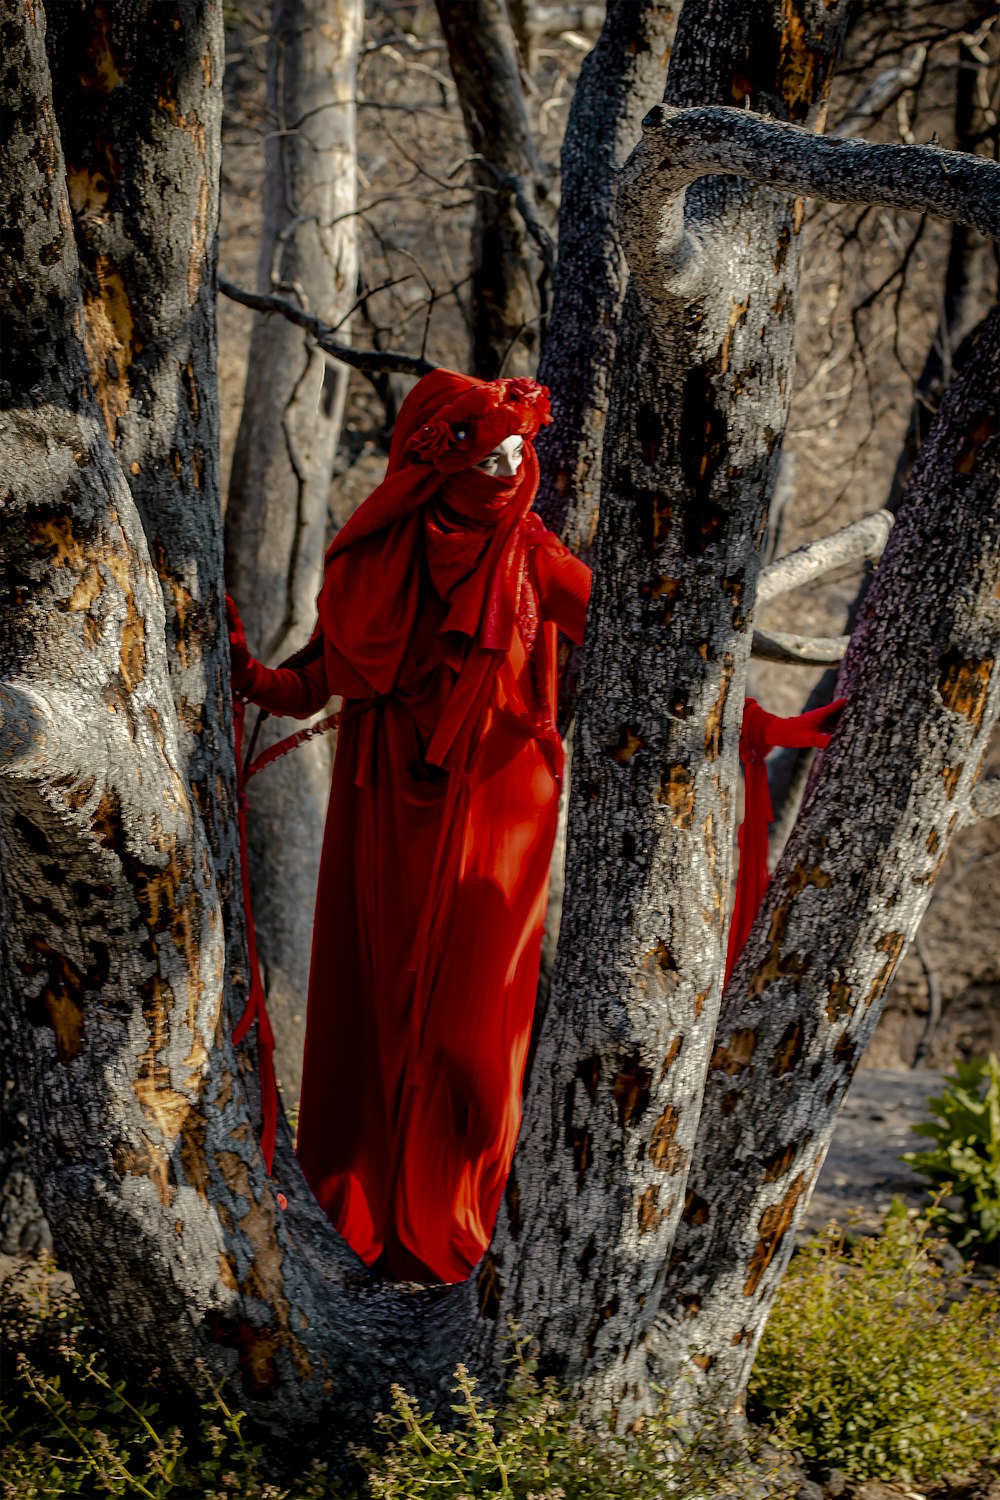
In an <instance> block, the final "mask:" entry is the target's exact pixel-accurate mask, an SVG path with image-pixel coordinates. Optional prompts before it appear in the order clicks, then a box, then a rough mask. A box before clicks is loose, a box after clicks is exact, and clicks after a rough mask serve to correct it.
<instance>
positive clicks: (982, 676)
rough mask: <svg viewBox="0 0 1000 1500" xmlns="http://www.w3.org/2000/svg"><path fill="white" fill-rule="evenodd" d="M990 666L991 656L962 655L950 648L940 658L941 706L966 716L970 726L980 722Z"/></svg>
mask: <svg viewBox="0 0 1000 1500" xmlns="http://www.w3.org/2000/svg"><path fill="white" fill-rule="evenodd" d="M994 665H995V659H994V657H992V656H981V657H963V656H962V655H961V654H960V653H959V652H958V651H954V650H952V651H949V652H947V653H946V655H944V656H943V657H942V658H941V662H940V666H941V675H940V677H939V678H938V692H939V693H940V694H941V698H942V701H943V702H944V706H945V708H950V709H951V710H952V711H953V712H954V713H957V714H961V715H962V717H963V718H965V719H968V721H969V723H970V724H971V725H972V727H973V728H974V729H978V728H979V726H980V724H981V723H982V718H983V714H984V712H985V710H986V698H987V694H988V692H989V686H990V678H991V677H992V676H993V667H994Z"/></svg>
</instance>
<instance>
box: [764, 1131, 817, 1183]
mask: <svg viewBox="0 0 1000 1500" xmlns="http://www.w3.org/2000/svg"><path fill="white" fill-rule="evenodd" d="M811 1140H812V1134H811V1133H810V1132H807V1133H806V1134H805V1135H804V1136H803V1137H802V1139H801V1140H800V1141H789V1143H788V1145H787V1146H781V1147H779V1149H778V1150H777V1151H773V1152H772V1153H771V1155H770V1156H766V1157H765V1158H764V1160H763V1161H762V1162H761V1166H762V1167H763V1168H764V1181H765V1182H777V1180H778V1178H779V1177H787V1176H788V1173H789V1172H790V1171H791V1169H792V1167H793V1166H794V1164H795V1160H796V1158H797V1157H798V1154H799V1152H800V1151H801V1150H802V1149H803V1147H804V1146H806V1145H807V1144H808V1143H809V1141H811Z"/></svg>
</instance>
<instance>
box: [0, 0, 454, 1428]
mask: <svg viewBox="0 0 1000 1500" xmlns="http://www.w3.org/2000/svg"><path fill="white" fill-rule="evenodd" d="M218 19H219V16H218V12H217V11H216V10H215V8H214V7H210V8H208V9H207V10H206V11H205V13H204V16H203V20H204V23H205V25H206V27H207V28H208V29H209V30H210V32H211V34H215V27H216V23H217V22H218ZM4 43H5V47H6V57H7V61H8V67H9V74H8V80H7V86H8V90H9V94H8V99H7V104H8V111H9V112H8V114H7V118H8V122H9V128H8V133H7V137H6V140H5V142H4V161H3V175H2V185H0V213H2V216H3V219H4V223H5V225H6V226H7V232H8V236H9V247H10V254H9V256H8V258H7V259H6V261H5V263H4V269H3V276H2V279H0V297H2V302H3V314H4V329H5V342H6V347H7V350H8V352H9V355H10V359H9V365H8V367H7V369H6V370H5V378H4V383H3V388H2V391H0V395H2V398H3V407H4V415H3V419H2V423H3V444H2V452H3V455H4V459H3V465H4V466H3V471H2V475H0V497H2V508H0V518H2V528H0V557H2V563H3V570H2V576H3V590H4V598H3V609H2V611H0V839H2V854H3V859H2V880H3V903H4V917H5V921H4V928H3V943H4V951H3V963H2V966H0V973H2V977H3V982H4V995H3V1000H4V1007H5V1010H6V1011H7V1014H8V1016H9V1017H10V1018H11V1027H10V1030H11V1033H12V1036H13V1038H14V1041H15V1047H16V1063H17V1074H18V1079H19V1082H20V1084H21V1086H22V1089H23V1093H24V1098H25V1102H26V1107H27V1110H28V1116H29V1132H28V1133H29V1139H30V1149H31V1168H32V1175H33V1176H34V1178H35V1181H36V1182H37V1184H38V1187H39V1192H40V1196H41V1200H42V1206H43V1208H44V1211H45V1213H46V1216H47V1218H48V1221H49V1223H50V1225H51V1228H52V1233H53V1237H54V1240H55V1245H56V1250H57V1253H58V1255H59V1258H60V1261H61V1262H62V1263H63V1264H64V1265H65V1266H67V1267H68V1269H69V1270H70V1271H71V1272H72V1274H73V1277H74V1280H75V1282H76V1284H77V1287H78V1289H79V1291H80V1294H81V1296H82V1298H83V1300H84V1303H85V1305H86V1306H87V1308H88V1311H89V1313H90V1315H91V1317H92V1318H93V1319H94V1321H95V1323H96V1324H97V1326H99V1327H100V1328H101V1330H102V1334H103V1336H104V1337H105V1338H106V1340H107V1342H108V1344H109V1345H110V1346H111V1347H113V1348H114V1349H115V1350H116V1351H117V1353H118V1354H119V1355H120V1356H121V1357H122V1358H123V1359H125V1360H126V1361H128V1362H129V1363H131V1364H132V1365H134V1366H140V1367H143V1368H145V1369H147V1370H148V1369H149V1368H151V1367H154V1366H155V1367H157V1368H158V1369H159V1370H160V1372H161V1377H162V1379H163V1380H164V1381H166V1382H168V1383H171V1384H173V1385H175V1386H179V1387H181V1388H184V1389H188V1390H190V1389H191V1386H192V1383H193V1382H194V1381H195V1380H196V1378H197V1377H196V1369H197V1365H198V1362H199V1361H202V1362H204V1363H206V1364H207V1365H208V1366H209V1368H210V1369H212V1370H214V1372H215V1373H216V1375H217V1376H219V1377H221V1378H223V1379H224V1380H225V1381H226V1382H227V1383H228V1384H230V1386H231V1387H232V1388H233V1389H234V1390H235V1392H236V1394H237V1396H238V1399H240V1400H241V1401H242V1402H243V1403H244V1404H245V1405H247V1406H248V1408H249V1409H250V1410H251V1411H252V1412H253V1413H254V1414H255V1415H256V1416H257V1417H258V1418H259V1419H260V1420H261V1422H263V1423H264V1424H265V1425H271V1426H272V1427H273V1428H274V1429H275V1430H276V1436H277V1437H279V1438H282V1437H284V1438H293V1437H294V1436H295V1434H296V1433H300V1432H301V1431H302V1429H303V1426H306V1427H308V1425H309V1424H311V1423H312V1424H314V1423H315V1418H316V1414H317V1413H318V1412H319V1411H321V1410H325V1411H326V1412H327V1417H328V1421H329V1422H330V1424H331V1426H330V1433H331V1437H336V1435H337V1433H338V1432H339V1433H341V1434H342V1433H343V1432H344V1431H345V1430H351V1428H352V1427H353V1428H355V1429H356V1427H357V1424H358V1423H359V1422H361V1421H363V1420H364V1419H365V1418H366V1416H367V1415H368V1414H369V1413H370V1412H371V1411H372V1410H373V1408H374V1407H375V1405H376V1404H377V1403H378V1402H380V1401H382V1400H384V1396H385V1391H386V1388H387V1384H388V1381H389V1380H390V1379H391V1378H394V1377H400V1378H409V1379H410V1381H411V1383H413V1382H414V1376H413V1368H414V1365H415V1364H416V1363H417V1359H416V1351H417V1350H418V1349H419V1350H420V1351H421V1353H422V1355H423V1354H424V1352H425V1351H426V1350H427V1349H428V1348H430V1347H433V1337H434V1336H435V1335H433V1333H432V1332H429V1331H428V1329H427V1328H426V1327H424V1326H422V1324H421V1321H420V1317H421V1307H422V1305H423V1304H422V1303H421V1302H420V1299H410V1303H409V1304H407V1303H406V1299H405V1298H404V1297H403V1296H402V1294H400V1293H397V1292H394V1291H392V1290H388V1289H385V1288H378V1287H374V1288H372V1289H371V1292H370V1293H369V1294H368V1295H367V1296H366V1295H364V1294H362V1295H359V1296H357V1297H351V1296H349V1295H348V1291H347V1288H348V1287H349V1286H351V1285H357V1284H358V1283H361V1284H362V1286H364V1285H365V1280H366V1278H365V1277H364V1275H363V1273H362V1272H361V1271H360V1269H359V1267H358V1263H357V1262H356V1260H355V1259H354V1257H353V1256H352V1255H351V1254H350V1253H349V1252H348V1251H347V1250H346V1248H345V1247H344V1246H343V1244H342V1243H341V1242H340V1241H339V1240H338V1239H337V1237H336V1235H334V1233H333V1231H332V1229H331V1228H330V1226H329V1224H328V1223H327V1222H326V1220H325V1219H324V1217H323V1215H322V1214H321V1213H320V1211H319V1209H318V1208H317V1206H316V1205H315V1203H314V1202H313V1201H312V1199H311V1197H310V1195H309V1193H308V1190H307V1189H306V1188H305V1185H304V1183H303V1181H302V1178H301V1174H299V1172H298V1168H297V1165H296V1164H295V1162H294V1158H292V1157H291V1155H290V1150H289V1142H288V1137H287V1132H285V1133H284V1134H283V1135H282V1137H281V1138H280V1140H279V1157H278V1171H279V1172H280V1173H281V1175H282V1181H283V1185H284V1186H285V1189H286V1192H287V1194H288V1200H289V1205H288V1211H287V1212H286V1213H282V1212H281V1211H280V1210H279V1208H278V1205H277V1202H276V1198H275V1193H274V1184H273V1183H271V1182H269V1181H268V1180H267V1179H266V1177H265V1173H264V1167H263V1161H262V1158H261V1154H260V1150H259V1146H258V1141H257V1134H258V1127H257V1122H256V1120H255V1119H254V1117H253V1114H252V1112H251V1102H252V1094H253V1063H252V1057H250V1056H247V1055H245V1054H237V1053H236V1051H235V1050H234V1048H233V1046H232V1042H231V1039H230V1035H231V1027H230V1017H231V1015H232V1014H233V1013H238V1011H239V1010H240V1009H241V1008H242V1002H243V999H244V996H245V974H243V973H242V972H240V970H239V968H238V966H237V965H236V964H232V963H227V951H226V936H227V931H228V932H229V934H230V940H231V942H232V943H233V946H235V947H236V948H237V950H238V951H241V950H242V932H241V928H240V913H239V901H238V894H234V893H233V892H232V890H231V889H229V890H227V888H226V885H225V883H224V878H223V877H224V876H225V874H226V871H227V869H228V865H227V863H226V861H225V860H222V861H220V859H219V851H218V850H217V849H216V848H213V842H212V839H213V827H214V826H215V825H214V824H213V821H212V820H211V819H209V818H208V817H206V816H203V815H202V813H201V811H200V808H199V806H198V802H197V800H196V797H195V796H194V795H193V791H192V784H191V782H190V780H189V779H188V777H187V776H186V775H185V770H186V769H187V768H188V767H187V766H186V763H185V757H184V753H183V734H184V729H185V725H184V720H183V717H182V713H181V711H179V710H178V708H177V706H176V704H175V701H174V694H175V692H176V690H177V678H176V676H174V675H171V673H170V666H171V663H172V659H173V657H175V656H183V653H184V651H185V650H186V649H187V645H188V644H189V638H188V637H187V636H186V635H184V634H182V635H181V637H180V639H179V640H178V638H177V636H176V634H175V633H174V632H173V631H172V629H171V616H170V614H169V613H168V610H169V608H170V605H169V604H167V603H165V599H164V590H163V588H162V585H161V578H160V576H159V575H158V573H157V571H156V569H155V567H154V562H153V552H152V548H151V546H150V542H149V534H148V533H147V532H146V531H145V530H144V523H145V524H146V525H149V527H150V530H151V532H152V535H153V537H154V538H156V537H157V536H159V535H161V534H162V533H161V532H159V531H158V530H157V529H156V528H157V525H158V524H159V523H158V520H157V518H156V516H155V514H153V507H152V506H151V507H150V515H149V518H148V519H147V518H144V517H143V516H141V515H140V512H139V510H138V508H137V506H136V505H135V503H134V501H133V498H132V495H131V493H130V490H129V486H128V484H127V483H126V481H125V476H124V474H123V471H122V466H121V463H120V462H119V459H118V457H117V455H116V453H115V451H114V449H113V448H112V445H111V439H110V436H109V432H108V427H107V423H106V417H105V413H104V412H103V411H102V410H101V407H100V405H99V404H98V398H97V394H96V393H95V390H94V385H93V383H92V370H91V365H90V363H89V360H88V354H87V351H86V347H85V340H86V338H87V328H88V325H87V322H86V314H85V298H86V291H85V288H86V285H87V282H86V270H85V268H81V265H80V261H79V258H78V255H77V251H76V246H75V242H74V233H73V221H72V217H71V213H70V203H69V198H68V194H67V190H66V177H65V171H64V166H63V159H62V152H61V145H60V139H59V134H58V131H57V128H56V120H55V115H54V110H53V107H52V96H51V79H50V76H49V72H48V67H47V63H46V57H45V51H44V19H43V13H42V10H41V7H40V6H39V5H35V6H34V7H30V8H25V10H23V11H21V12H19V13H18V15H17V16H16V17H15V18H14V19H12V20H8V21H7V22H5V25H4ZM213 86H215V87H217V84H215V85H213ZM188 231H190V225H188ZM209 264H210V262H208V260H207V258H206V261H205V262H203V265H202V270H201V274H202V275H207V274H208V266H209ZM185 299H186V294H185ZM185 305H190V304H189V303H187V301H186V300H185ZM209 352H211V351H209ZM206 399H209V400H211V399H212V398H211V397H210V396H208V397H206ZM163 400H164V403H165V405H166V406H167V410H168V411H169V409H170V408H169V404H168V403H167V398H166V397H164V398H163ZM161 415H162V414H160V413H155V414H154V416H156V417H157V418H159V417H160V416H161ZM214 498H215V505H214V508H213V506H212V505H211V504H210V503H209V501H207V500H202V501H201V502H200V504H197V505H196V504H195V503H194V502H192V510H191V514H190V516H189V517H188V521H189V524H190V527H191V533H192V534H193V535H194V536H195V537H196V538H198V539H200V541H201V543H202V545H203V548H204V553H203V556H202V559H201V566H202V567H203V568H204V569H208V568H209V567H210V566H211V563H212V556H213V554H212V549H211V545H210V543H211V539H212V537H213V536H217V535H218V506H217V496H216V497H214ZM177 534H178V533H176V532H174V533H169V535H170V536H171V538H172V539H176V536H177ZM215 561H216V566H217V568H218V571H217V572H216V573H215V574H214V575H213V574H211V573H209V575H208V576H207V577H203V587H204V589H205V592H206V595H207V594H208V593H209V591H213V590H214V597H215V600H216V608H217V607H218V599H219V598H220V596H221V567H218V563H219V555H218V551H216V554H215ZM168 592H169V591H168ZM217 619H218V614H216V617H215V620H213V622H212V625H213V630H214V629H215V628H216V623H217ZM207 623H208V622H207V621H206V620H205V619H204V617H202V629H203V630H205V631H206V634H207ZM221 640H222V641H224V635H222V636H221ZM218 649H220V650H221V651H222V652H223V665H225V660H224V646H222V647H220V648H218ZM190 665H191V657H190V656H188V658H187V662H186V663H185V662H184V661H182V662H181V664H180V666H181V671H183V670H185V669H186V666H190ZM207 691H209V692H210V691H211V689H208V690H207ZM207 703H208V707H209V710H211V708H212V700H211V697H209V698H208V699H207ZM228 713H229V700H228V694H221V695H220V706H219V716H220V719H221V724H222V727H221V729H220V730H219V734H220V741H219V742H218V748H217V749H216V755H215V762H214V773H213V781H212V786H211V791H212V797H213V809H212V818H213V819H217V820H218V823H219V824H220V825H223V826H225V827H226V828H230V827H231V826H232V823H233V807H232V801H231V798H230V795H229V789H230V788H231V786H232V784H233V760H232V746H231V740H228V739H225V740H224V739H222V738H221V737H222V735H223V731H225V732H226V733H228ZM188 764H189V763H188ZM220 863H221V866H222V870H223V877H220V876H219V874H218V873H217V871H218V869H219V866H220ZM407 1314H408V1316H407ZM437 1337H438V1338H439V1341H441V1340H442V1339H443V1335H437ZM379 1349H382V1350H384V1351H386V1354H385V1359H384V1360H383V1359H381V1358H380V1356H379V1355H378V1353H377V1351H378V1350H379ZM442 1357H443V1358H444V1357H447V1359H448V1361H449V1363H453V1362H454V1359H455V1358H457V1357H458V1355H457V1352H456V1351H455V1350H454V1349H453V1348H452V1347H451V1346H448V1348H447V1355H446V1356H444V1355H442Z"/></svg>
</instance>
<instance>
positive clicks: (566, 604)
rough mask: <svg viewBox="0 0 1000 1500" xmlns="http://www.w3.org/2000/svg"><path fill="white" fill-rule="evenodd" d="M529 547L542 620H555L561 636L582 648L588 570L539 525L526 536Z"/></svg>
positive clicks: (588, 578) (588, 590) (588, 585)
mask: <svg viewBox="0 0 1000 1500" xmlns="http://www.w3.org/2000/svg"><path fill="white" fill-rule="evenodd" d="M528 545H529V547H531V546H533V547H534V551H533V559H534V572H535V582H536V584H537V586H538V597H539V600H540V602H541V606H542V616H543V618H544V619H546V620H554V621H555V623H556V624H557V625H558V626H559V629H560V630H561V631H562V632H563V634H564V635H568V636H569V638H570V640H571V641H575V642H576V644H577V645H578V646H582V645H583V631H584V627H585V625H586V623H587V605H588V603H589V602H590V580H591V572H590V569H589V568H588V567H587V564H586V563H584V562H581V561H580V559H579V558H578V557H574V556H573V553H572V552H571V551H570V550H569V548H568V547H564V546H563V544H562V542H561V541H560V540H559V538H558V537H557V536H556V534H555V532H553V531H547V530H546V529H545V528H544V527H543V526H542V524H541V522H540V521H539V522H537V524H536V526H535V527H533V528H532V532H530V533H529V536H528Z"/></svg>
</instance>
